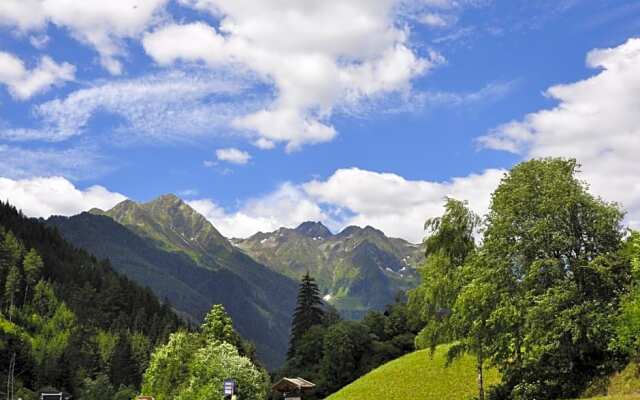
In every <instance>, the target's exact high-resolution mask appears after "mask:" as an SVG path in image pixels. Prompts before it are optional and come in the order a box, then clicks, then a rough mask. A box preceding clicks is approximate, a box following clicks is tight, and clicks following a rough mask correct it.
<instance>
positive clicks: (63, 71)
mask: <svg viewBox="0 0 640 400" xmlns="http://www.w3.org/2000/svg"><path fill="white" fill-rule="evenodd" d="M75 71H76V68H75V67H74V66H73V65H71V64H69V63H62V64H58V63H56V62H55V61H53V60H52V59H51V58H49V57H46V56H45V57H42V58H41V59H40V63H39V64H38V66H37V67H35V68H33V69H32V70H28V69H27V68H26V67H25V66H24V63H23V62H22V60H20V59H19V58H18V57H16V56H14V55H13V54H10V53H6V52H2V51H0V83H4V84H5V85H7V87H8V88H9V93H11V96H13V97H14V98H16V99H19V100H26V99H28V98H30V97H31V96H34V95H36V94H38V93H41V92H44V91H46V90H48V89H49V88H50V87H51V86H54V85H60V84H61V83H63V82H65V81H70V80H73V79H74V78H75Z"/></svg>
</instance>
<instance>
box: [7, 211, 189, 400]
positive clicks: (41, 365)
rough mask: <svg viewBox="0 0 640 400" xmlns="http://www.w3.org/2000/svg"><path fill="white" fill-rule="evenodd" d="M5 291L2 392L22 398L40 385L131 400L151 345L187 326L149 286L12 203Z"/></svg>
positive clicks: (93, 396)
mask: <svg viewBox="0 0 640 400" xmlns="http://www.w3.org/2000/svg"><path fill="white" fill-rule="evenodd" d="M0 289H1V290H0V382H3V387H2V388H1V389H0V392H3V393H4V392H5V390H6V389H7V388H8V390H9V393H8V395H13V396H15V397H16V398H17V397H21V398H22V399H25V400H26V399H33V398H36V397H35V396H36V394H37V392H38V390H40V389H42V388H43V387H55V388H57V389H59V390H64V391H67V392H68V393H70V394H72V395H74V396H75V397H76V398H91V399H99V398H108V399H111V398H121V399H129V398H131V397H132V396H133V395H135V394H136V393H137V391H138V388H139V386H140V383H141V378H142V373H143V372H144V370H145V369H146V368H147V365H148V362H149V356H150V354H151V352H152V350H153V349H154V347H155V346H157V345H159V344H161V343H164V342H165V341H166V340H167V338H168V336H169V334H170V333H171V332H173V331H175V330H176V329H178V328H180V327H183V326H184V323H183V322H182V321H181V320H180V319H179V318H178V317H177V316H176V314H175V313H174V312H173V311H172V309H171V306H170V305H169V304H167V303H161V302H159V301H158V300H157V299H156V297H155V296H154V295H153V294H152V292H151V291H150V290H149V289H144V288H142V287H140V286H138V285H137V284H135V283H133V282H131V281H129V280H128V279H127V278H125V277H123V276H120V275H118V274H116V273H115V272H114V271H113V270H112V269H111V267H110V265H109V262H108V261H101V260H97V259H96V258H94V257H93V256H91V255H89V254H88V253H86V252H84V251H82V250H78V249H76V248H74V247H73V246H71V245H70V244H68V243H67V242H65V241H64V240H63V239H62V238H61V236H60V235H59V234H58V233H57V231H56V230H55V229H52V228H48V227H46V226H45V225H44V224H43V223H42V222H40V221H37V220H34V219H28V218H26V217H25V216H24V215H22V214H21V213H20V212H18V211H17V210H16V209H15V208H14V207H12V206H10V205H9V204H6V203H0ZM12 360H15V362H12ZM13 364H14V365H15V366H13ZM10 368H11V369H12V371H11V372H12V373H11V374H10ZM8 375H11V377H13V379H11V377H10V376H8ZM5 382H9V383H11V382H13V383H12V384H9V385H7V388H6V387H5V385H4V383H5ZM98 392H99V393H101V394H100V396H97V397H96V393H98ZM114 396H115V397H114ZM3 397H4V395H3Z"/></svg>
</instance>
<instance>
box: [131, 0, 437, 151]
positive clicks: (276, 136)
mask: <svg viewBox="0 0 640 400" xmlns="http://www.w3.org/2000/svg"><path fill="white" fill-rule="evenodd" d="M180 3H182V4H183V5H185V6H188V7H192V8H195V9H197V10H202V11H206V12H210V13H211V14H213V15H214V16H215V17H216V18H218V19H219V20H220V25H219V28H218V29H216V28H214V27H212V26H209V25H207V24H205V23H203V22H193V23H189V24H170V25H166V26H164V27H162V28H160V29H157V30H155V31H154V32H152V33H149V34H146V35H145V36H144V39H143V45H144V48H145V50H146V52H147V53H148V54H149V55H150V56H151V57H152V58H153V59H154V60H155V61H156V62H157V63H159V64H161V65H170V64H172V63H174V62H177V61H187V62H203V63H205V64H207V65H209V66H211V67H214V68H215V67H217V66H219V65H221V64H231V65H236V66H238V68H245V69H248V70H251V71H254V72H255V73H256V74H257V75H258V76H260V77H261V79H262V80H263V81H265V82H267V83H269V84H271V85H273V87H274V89H275V95H276V98H275V99H274V101H273V102H272V103H271V104H269V105H268V106H266V107H264V108H262V109H261V110H258V111H256V112H254V113H249V114H247V115H244V116H240V117H238V118H237V119H236V120H235V121H234V126H235V127H236V128H238V129H241V130H245V131H247V132H249V133H251V134H253V135H255V141H254V142H255V144H257V145H259V146H261V147H262V148H265V147H273V145H274V144H275V143H277V142H280V143H285V144H286V146H287V150H288V151H292V150H296V149H298V148H300V147H301V146H303V145H306V144H313V143H322V142H327V141H330V140H332V139H333V138H334V137H335V136H336V134H337V132H336V130H335V128H334V127H333V126H332V125H331V124H330V121H329V120H330V117H331V114H332V111H333V110H334V108H335V107H336V106H338V105H340V104H343V103H349V102H351V103H353V102H358V101H360V100H362V99H363V98H367V97H369V96H373V95H383V94H385V93H392V92H398V91H410V90H411V82H412V80H413V79H415V78H416V77H418V76H420V75H422V74H424V73H426V72H427V71H429V70H430V69H431V68H433V67H434V66H435V65H437V64H439V63H441V62H442V61H443V58H442V56H440V55H439V54H437V53H435V52H430V53H429V54H427V55H424V56H421V55H418V54H417V53H416V52H415V51H414V50H413V49H412V48H411V45H410V42H409V31H408V28H405V27H404V26H403V25H402V24H400V23H398V22H399V21H398V15H397V13H396V11H397V10H396V6H397V5H398V3H397V1H394V0H383V1H369V0H356V1H349V2H344V1H339V0H331V1H323V2H314V3H313V5H311V4H310V3H309V2H300V1H279V0H268V1H260V2H255V1H249V0H180ZM274 21H277V23H274Z"/></svg>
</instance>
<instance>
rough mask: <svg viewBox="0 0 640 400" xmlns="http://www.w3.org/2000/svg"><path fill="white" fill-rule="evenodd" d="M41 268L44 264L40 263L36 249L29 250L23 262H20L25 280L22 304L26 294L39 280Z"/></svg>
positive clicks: (25, 300)
mask: <svg viewBox="0 0 640 400" xmlns="http://www.w3.org/2000/svg"><path fill="white" fill-rule="evenodd" d="M43 267H44V263H43V262H42V258H41V257H40V254H38V252H37V251H36V249H31V250H29V252H28V253H27V255H25V256H24V261H23V262H22V268H23V270H24V280H25V289H24V303H26V302H27V294H28V292H29V289H30V288H32V287H34V286H35V285H36V283H38V281H39V280H40V276H41V274H42V268H43Z"/></svg>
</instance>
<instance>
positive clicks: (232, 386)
mask: <svg viewBox="0 0 640 400" xmlns="http://www.w3.org/2000/svg"><path fill="white" fill-rule="evenodd" d="M222 393H223V394H224V398H225V399H231V400H236V399H237V398H238V397H237V394H238V384H237V383H236V381H235V380H233V379H225V381H224V382H223V384H222Z"/></svg>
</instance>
